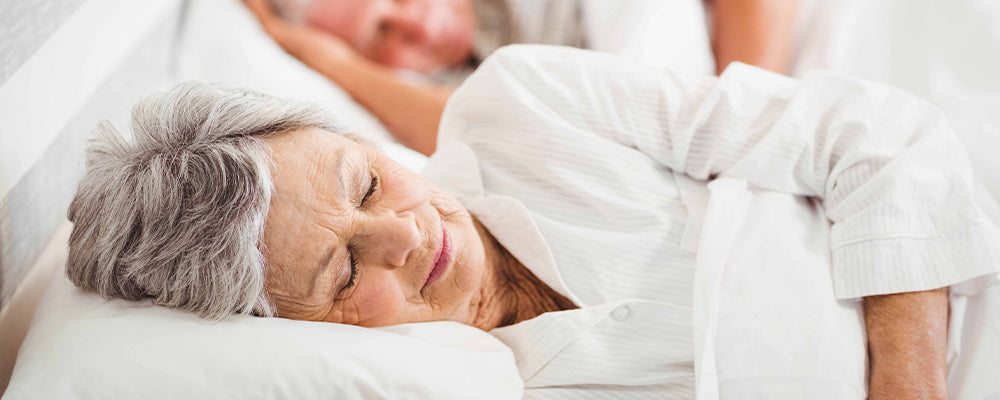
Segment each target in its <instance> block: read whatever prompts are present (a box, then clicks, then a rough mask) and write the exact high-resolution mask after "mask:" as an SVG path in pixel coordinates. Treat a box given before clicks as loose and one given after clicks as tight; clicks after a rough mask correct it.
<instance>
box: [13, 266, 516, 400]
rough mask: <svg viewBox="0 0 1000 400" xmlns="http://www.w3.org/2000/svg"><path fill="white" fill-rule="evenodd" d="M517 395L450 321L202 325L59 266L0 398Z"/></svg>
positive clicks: (495, 346)
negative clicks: (83, 287)
mask: <svg viewBox="0 0 1000 400" xmlns="http://www.w3.org/2000/svg"><path fill="white" fill-rule="evenodd" d="M64 261H65V255H63V257H62V259H61V260H60V261H59V262H64ZM522 392H523V385H522V382H521V379H520V376H519V375H518V372H517V367H516V364H515V362H514V357H513V354H512V353H511V351H510V349H508V348H507V347H506V346H504V345H503V344H502V343H501V342H500V341H498V340H497V339H495V338H494V337H493V336H490V335H489V334H487V333H486V332H483V331H480V330H478V329H475V328H472V327H469V326H465V325H461V324H458V323H450V322H432V323H420V324H404V325H398V326H394V327H388V328H382V329H368V328H359V327H355V326H348V325H339V324H330V323H322V322H304V321H293V320H288V319H280V318H254V317H244V316H234V317H231V318H229V319H227V320H225V321H221V322H211V321H208V320H204V319H201V318H199V317H197V316H195V315H193V314H189V313H186V312H181V311H177V310H172V309H167V308H163V307H158V306H154V305H152V304H150V303H149V301H144V302H128V301H122V300H113V301H105V300H103V299H101V298H99V297H98V296H96V295H91V294H85V293H83V292H82V291H80V290H79V289H77V288H76V287H74V286H73V285H72V284H71V283H70V282H69V280H67V279H66V277H65V274H63V273H61V272H60V273H59V274H57V276H56V277H55V281H54V282H53V283H52V285H51V286H50V287H49V290H48V292H47V293H46V294H45V298H44V299H43V300H42V302H41V303H40V304H39V306H38V309H37V311H36V313H35V318H34V320H33V321H32V325H31V329H30V330H29V332H28V335H27V337H26V338H25V340H24V343H23V344H22V346H21V350H20V353H19V354H18V358H17V364H16V365H15V367H14V373H13V375H12V377H11V381H10V386H8V388H7V392H6V393H5V394H4V397H3V398H4V399H5V400H6V399H92V398H102V399H104V398H122V399H259V398H277V399H320V398H327V399H361V398H364V399H371V398H393V399H397V398H426V399H448V398H451V399H471V398H476V399H520V398H521V395H522Z"/></svg>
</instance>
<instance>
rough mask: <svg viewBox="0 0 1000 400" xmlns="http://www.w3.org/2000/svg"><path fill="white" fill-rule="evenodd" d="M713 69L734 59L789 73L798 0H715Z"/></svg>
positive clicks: (721, 66) (720, 68) (718, 68)
mask: <svg viewBox="0 0 1000 400" xmlns="http://www.w3.org/2000/svg"><path fill="white" fill-rule="evenodd" d="M713 4H714V5H713V8H712V52H713V53H715V73H716V74H721V73H722V71H723V70H725V69H726V66H728V65H729V63H731V62H733V61H739V62H742V63H746V64H751V65H756V66H758V67H761V68H764V69H768V70H771V71H774V72H778V73H782V74H786V73H788V67H789V60H790V58H791V53H792V39H793V38H794V36H795V35H794V33H795V32H794V30H795V15H796V9H797V7H798V0H715V1H714V2H713Z"/></svg>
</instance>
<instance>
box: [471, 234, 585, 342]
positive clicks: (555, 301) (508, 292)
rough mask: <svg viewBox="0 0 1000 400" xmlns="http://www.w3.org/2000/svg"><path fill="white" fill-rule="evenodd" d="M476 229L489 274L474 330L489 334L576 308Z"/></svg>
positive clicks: (494, 240)
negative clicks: (481, 240)
mask: <svg viewBox="0 0 1000 400" xmlns="http://www.w3.org/2000/svg"><path fill="white" fill-rule="evenodd" d="M475 225H476V230H478V231H479V236H480V237H481V238H482V239H483V249H484V250H485V251H486V264H487V271H489V274H488V275H487V282H486V286H485V288H484V292H483V293H484V294H483V298H482V300H481V302H480V304H479V311H478V313H477V315H476V318H475V321H474V323H473V325H474V326H476V327H477V328H480V329H482V330H485V331H489V330H491V329H493V328H499V327H503V326H508V325H513V324H516V323H518V322H521V321H525V320H529V319H532V318H534V317H537V316H539V315H542V314H543V313H546V312H550V311H562V310H570V309H574V308H577V306H576V305H575V304H573V302H572V301H571V300H569V299H568V298H566V297H565V296H563V295H561V294H559V293H558V292H556V291H555V290H553V289H552V288H551V287H549V286H548V285H546V284H545V282H542V280H541V279H539V278H538V277H537V276H535V274H533V273H532V272H531V270H529V269H528V268H527V267H525V266H524V264H522V263H521V262H520V261H518V260H517V259H516V258H514V256H512V255H511V254H510V253H509V252H507V250H506V249H504V248H503V246H501V245H500V243H499V242H497V241H496V239H495V238H494V237H493V235H491V234H490V233H489V231H488V230H486V228H485V227H483V226H482V225H481V224H480V223H479V221H475Z"/></svg>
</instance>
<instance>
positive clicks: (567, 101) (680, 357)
mask: <svg viewBox="0 0 1000 400" xmlns="http://www.w3.org/2000/svg"><path fill="white" fill-rule="evenodd" d="M611 99H613V101H612V100H611ZM132 130H133V134H134V139H132V140H127V139H124V138H122V136H120V135H119V134H118V133H116V132H115V130H114V129H113V128H112V127H111V126H109V125H102V126H100V127H99V128H98V130H97V134H98V135H97V137H96V139H95V141H94V142H93V143H92V144H91V147H90V149H89V153H88V162H87V172H86V174H85V176H84V178H83V180H82V182H81V183H80V185H79V187H78V189H77V193H76V196H75V198H74V200H73V203H72V205H71V206H70V210H69V217H70V220H72V221H73V222H74V227H73V233H72V237H71V239H70V254H69V261H68V263H67V274H68V275H69V277H70V279H71V280H72V281H73V282H74V283H75V284H76V285H77V286H79V287H81V288H83V289H85V290H88V291H92V292H96V293H99V294H101V295H103V296H105V297H111V298H124V299H131V300H138V299H146V298H148V299H152V301H153V302H154V303H156V304H159V305H163V306H167V307H173V308H179V309H184V310H188V311H191V312H194V313H197V314H199V315H202V316H204V317H207V318H214V319H221V318H223V317H225V316H227V315H230V314H234V313H242V314H252V315H257V316H262V317H283V318H291V319H299V320H309V321H327V322H333V323H343V324H353V325H360V326H365V327H379V326H386V325H393V324H400V323H408V322H421V321H442V320H448V321H458V322H461V323H464V324H467V325H470V326H473V327H476V328H479V329H483V330H486V331H489V332H491V333H493V334H494V335H495V336H497V337H498V338H500V339H501V340H503V341H504V342H505V343H506V344H508V345H509V346H510V347H511V348H512V349H514V351H515V355H516V357H517V361H518V368H519V369H520V370H521V373H522V376H526V375H531V376H533V377H537V378H539V379H542V380H543V381H544V382H545V384H546V385H548V386H549V387H561V388H565V389H566V390H567V391H566V392H565V394H566V395H569V396H570V397H577V396H580V395H583V394H587V395H590V396H594V397H610V398H627V397H643V396H654V397H656V398H667V397H669V396H676V397H677V398H692V397H694V391H695V387H694V382H695V374H694V368H693V365H692V360H693V357H694V356H693V353H694V352H693V344H692V316H691V307H692V286H693V277H694V272H695V271H694V269H695V262H694V261H695V258H696V255H697V254H696V252H695V251H693V250H691V249H689V248H688V247H686V246H683V245H682V243H683V242H684V240H685V235H686V234H687V233H686V229H685V228H686V226H687V225H688V223H689V222H691V221H689V220H690V219H691V217H690V216H689V215H690V213H689V212H688V209H687V208H686V203H685V202H684V201H683V200H684V199H683V197H684V196H685V194H686V193H687V191H689V190H699V188H700V189H701V190H703V189H704V187H705V185H706V184H707V182H708V181H710V180H712V179H715V178H716V177H720V176H725V177H734V178H741V179H745V180H747V181H748V182H750V183H751V184H752V185H755V186H757V187H761V188H766V189H769V190H776V191H782V192H787V193H791V194H795V195H803V196H813V197H816V198H818V199H821V200H822V202H823V205H824V207H825V210H826V212H827V217H828V218H829V219H830V221H831V222H832V231H831V243H830V246H831V249H832V251H833V256H832V265H831V271H832V279H833V285H834V290H835V293H836V295H837V297H838V298H839V299H851V298H863V299H864V310H865V321H866V329H867V333H868V341H869V351H870V355H871V375H870V377H871V383H870V393H869V396H870V398H872V399H878V398H910V397H920V398H931V397H940V398H945V397H946V396H947V390H946V384H945V382H946V366H945V347H946V340H947V321H948V319H947V318H948V295H947V293H948V289H947V287H948V286H949V285H952V284H955V283H958V282H962V281H967V280H970V279H973V278H976V277H979V276H984V275H987V274H991V273H995V272H997V270H998V268H1000V246H998V245H997V243H1000V238H998V237H997V233H996V232H997V231H996V229H995V227H993V226H992V225H991V224H990V223H989V222H988V221H987V220H986V219H985V218H982V217H981V216H980V213H981V212H980V211H979V209H978V207H977V206H976V204H975V203H974V201H973V199H972V196H971V189H970V188H971V181H970V175H969V169H968V166H967V161H966V160H965V158H964V157H965V156H964V153H963V149H962V148H961V147H960V145H959V144H958V142H957V141H956V140H955V139H954V138H953V137H952V134H951V132H950V128H949V127H948V125H947V124H946V122H945V121H944V119H943V118H942V116H941V114H940V113H938V112H937V111H936V110H934V109H933V108H932V107H930V106H929V105H928V104H927V103H925V102H923V101H921V100H919V99H916V98H914V97H912V96H910V95H907V94H905V93H902V92H900V91H897V90H894V89H891V88H887V87H884V86H880V85H875V84H871V83H866V82H860V81H858V80H854V79H851V78H846V77H841V76H837V75H832V74H825V73H820V74H814V75H810V76H808V77H806V78H805V79H803V80H801V81H796V80H792V79H789V78H785V77H782V76H779V75H776V74H772V73H769V72H766V71H763V70H759V69H756V68H754V67H749V66H745V65H736V66H734V67H731V68H730V69H729V70H727V71H726V72H725V73H724V74H723V75H722V76H721V77H718V78H716V77H710V78H706V80H704V81H702V82H682V81H678V80H677V79H676V78H674V77H673V76H672V75H670V74H668V73H663V72H659V71H654V70H650V69H645V68H643V67H638V66H634V65H631V64H629V63H628V62H627V61H623V60H620V59H618V58H615V57H613V56H609V55H601V54H597V53H591V52H587V51H584V50H577V49H570V48H551V47H546V46H513V47H507V48H504V49H501V50H500V51H498V52H496V53H495V54H494V55H493V56H491V57H490V58H489V59H487V61H486V62H484V63H483V65H482V66H481V67H480V68H479V69H478V70H477V72H475V73H474V74H473V75H472V76H471V77H470V78H469V79H468V80H467V81H466V82H465V83H464V84H463V85H462V86H461V87H460V88H459V89H458V90H457V91H456V92H455V94H454V95H453V96H452V97H451V99H450V100H449V102H448V106H447V108H446V110H445V113H444V117H443V119H442V123H441V128H440V131H439V138H438V151H437V153H435V154H434V156H433V157H431V159H430V161H429V163H428V165H427V167H426V169H425V170H424V172H423V176H421V175H417V174H415V173H413V172H411V171H409V170H407V169H406V168H404V167H402V166H400V165H399V164H397V163H395V162H393V160H391V159H389V158H388V157H386V156H385V155H383V154H382V153H380V152H379V150H378V149H376V148H374V147H372V146H371V145H369V144H368V143H366V142H365V141H364V140H362V139H360V138H358V137H356V136H353V135H351V134H349V133H348V132H346V131H345V130H344V129H343V128H341V127H340V126H338V125H337V124H336V123H335V122H334V121H333V120H332V119H331V117H330V115H328V114H327V113H326V112H324V111H323V110H320V109H317V108H315V107H314V106H312V105H309V104H302V103H297V102H292V101H287V100H281V99H275V98H271V97H268V96H265V95H261V94H257V93H253V92H249V91H245V90H236V89H229V88H223V87H218V86H214V85H209V84H201V83H184V84H181V85H178V86H177V87H175V88H173V89H171V90H169V91H166V92H163V93H159V94H156V95H153V96H151V97H149V98H147V99H145V100H143V101H141V102H140V103H138V104H137V105H136V106H135V108H134V110H133V113H132ZM692 187H693V188H694V189H692ZM789 284H790V285H791V284H794V282H789ZM788 301H795V299H788ZM606 316H610V318H605V317H606ZM611 343H617V344H618V345H619V347H620V345H621V344H622V343H625V344H632V343H634V344H635V347H634V348H633V349H630V351H615V352H609V351H607V349H609V348H612V347H613V346H610V344H611ZM552 348H558V349H563V350H562V351H560V352H559V354H558V355H553V354H547V355H546V354H543V353H544V351H543V349H552ZM577 391H582V392H585V393H580V392H577ZM574 393H575V394H574ZM817 395H819V394H817ZM814 398H818V397H814Z"/></svg>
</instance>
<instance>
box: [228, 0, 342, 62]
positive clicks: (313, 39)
mask: <svg viewBox="0 0 1000 400" xmlns="http://www.w3.org/2000/svg"><path fill="white" fill-rule="evenodd" d="M243 3H245V4H246V5H247V8H249V9H250V11H251V12H253V14H254V16H256V17H257V20H258V21H259V22H260V25H261V27H262V28H264V32H267V34H268V36H271V38H272V39H274V41H275V42H277V43H278V45H279V46H281V48H282V49H284V50H285V51H286V52H287V53H288V54H291V55H292V56H293V57H295V58H297V59H299V60H300V61H302V62H303V63H305V64H306V65H308V66H309V67H312V68H313V69H317V70H318V69H321V68H323V67H330V64H331V63H337V64H339V63H344V62H350V61H353V60H354V59H355V58H357V57H358V54H357V52H355V51H354V49H352V48H351V47H350V46H349V45H348V44H347V43H344V41H343V40H341V39H340V38H338V37H336V36H333V35H331V34H328V33H325V32H322V31H319V30H316V29H314V28H311V27H309V26H305V25H296V24H292V23H290V22H288V21H285V20H283V19H281V17H279V16H277V15H275V14H274V11H273V10H271V6H270V5H269V4H268V3H267V1H266V0H243Z"/></svg>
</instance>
